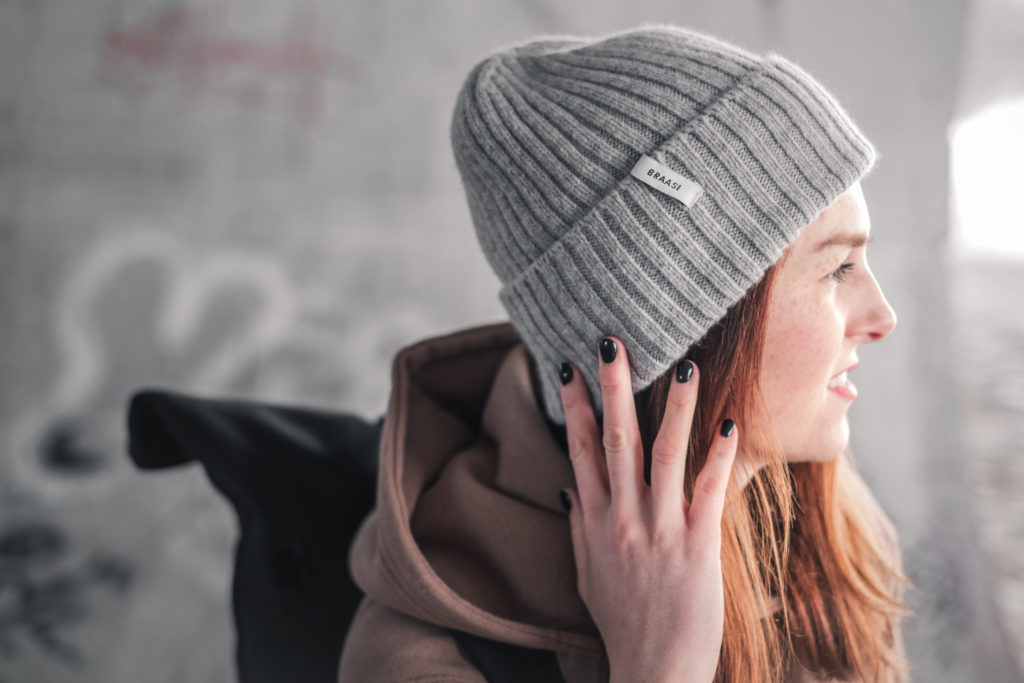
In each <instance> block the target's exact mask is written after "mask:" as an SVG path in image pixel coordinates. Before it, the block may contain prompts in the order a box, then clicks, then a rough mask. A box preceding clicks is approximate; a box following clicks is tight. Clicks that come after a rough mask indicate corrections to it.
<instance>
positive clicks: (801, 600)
mask: <svg viewBox="0 0 1024 683" xmlns="http://www.w3.org/2000/svg"><path fill="white" fill-rule="evenodd" d="M452 141H453V145H454V147H455V156H456V161H457V163H458V166H459V170H460V173H461V175H462V179H463V183H464V186H465V188H466V194H467V199H468V202H469V208H470V213H471V215H472V218H473V223H474V226H475V228H476V232H477V236H478V238H479V239H480V242H481V246H482V247H483V250H484V253H485V255H486V256H487V258H488V260H489V261H490V263H491V265H492V266H493V268H494V270H495V272H496V273H497V275H498V276H499V278H500V279H501V281H502V285H503V286H502V289H501V292H500V294H499V296H500V299H501V301H502V303H503V305H504V306H505V308H506V310H507V311H508V313H509V317H510V322H509V323H507V324H499V325H491V326H484V327H479V328H473V329H469V330H464V331H459V332H456V333H453V334H450V335H447V336H444V337H438V338H434V339H427V340H424V341H422V342H419V343H417V344H415V345H412V346H410V347H407V348H406V349H403V350H402V351H401V352H399V354H398V355H397V357H396V359H395V363H394V374H393V382H394V383H393V388H392V395H391V400H390V403H389V407H388V413H387V419H386V421H385V428H384V434H383V442H382V445H381V451H380V477H379V483H378V490H377V508H376V510H375V511H374V513H372V514H371V515H370V517H369V518H368V520H367V521H366V522H365V523H364V525H363V527H362V528H361V530H360V532H359V535H358V536H357V538H356V541H355V544H354V546H353V548H352V550H351V554H350V566H351V569H352V572H353V576H354V578H355V580H356V582H357V583H358V584H359V585H360V587H361V588H362V589H363V590H364V591H365V592H366V594H367V597H366V598H365V599H364V601H363V603H362V604H361V606H360V609H359V612H358V613H357V616H356V619H355V621H354V622H353V625H352V628H351V630H350V633H349V636H348V639H347V641H346V644H345V648H344V651H343V654H342V660H341V669H340V675H341V678H342V680H352V681H377V680H379V681H384V680H388V681H401V680H410V681H411V680H417V681H423V680H456V681H459V680H462V681H481V680H487V678H486V677H485V669H486V667H484V666H483V665H482V662H483V663H486V661H485V660H486V658H483V659H482V658H481V656H480V652H481V649H480V647H478V646H477V645H473V644H472V643H474V642H475V643H479V642H481V641H470V640H467V638H466V634H469V635H470V636H472V637H473V638H479V639H482V642H490V643H494V642H498V643H507V644H511V645H514V646H518V647H523V648H530V649H531V651H534V652H536V651H545V652H549V653H554V656H555V658H556V661H557V673H558V675H559V676H560V677H561V678H562V679H564V680H566V681H569V682H570V683H575V682H576V681H604V680H609V679H611V680H616V681H625V680H629V681H634V680H636V681H639V680H643V681H712V680H714V681H777V680H818V679H830V678H831V679H835V678H838V679H842V680H863V681H869V680H870V681H875V680H904V679H905V678H906V669H907V667H906V662H905V657H904V654H903V651H902V642H901V639H900V632H899V619H900V617H901V616H903V615H904V614H905V613H906V610H905V608H904V606H903V605H902V603H901V590H902V587H903V586H904V585H905V584H906V579H905V577H904V576H903V575H902V571H901V563H900V555H899V545H898V542H897V539H896V533H895V531H894V529H893V527H892V524H891V523H890V522H889V520H888V519H887V518H886V517H885V515H884V513H883V512H882V510H881V509H880V508H879V506H878V504H877V503H876V502H875V500H874V498H873V497H872V496H871V494H870V492H869V491H868V489H867V488H866V486H865V485H864V483H863V481H862V480H861V479H860V477H859V476H858V475H857V473H856V471H855V470H854V469H853V468H852V467H851V465H850V462H849V459H848V454H847V450H846V449H847V442H848V438H849V427H848V423H847V419H846V411H847V409H848V408H849V406H850V404H851V402H852V401H853V400H854V399H855V398H856V389H855V388H854V386H853V384H852V383H851V382H850V381H849V379H848V378H847V373H848V372H849V371H850V370H852V369H853V367H854V366H855V365H856V364H857V357H856V350H857V347H858V346H859V345H860V344H863V343H865V342H870V341H876V340H879V339H882V338H884V337H885V336H887V335H888V334H889V333H890V332H891V331H892V329H893V328H894V326H895V324H896V318H895V314H894V313H893V311H892V309H891V308H890V307H889V305H888V304H887V303H886V301H885V299H884V297H883V295H882V293H881V291H880V289H879V287H878V284H877V282H876V281H875V279H874V277H873V276H872V274H871V271H870V270H869V268H868V264H867V259H866V252H865V245H866V243H867V241H868V239H869V233H870V224H869V218H868V213H867V207H866V204H865V201H864V197H863V194H862V191H861V187H860V182H859V181H860V179H861V178H862V177H863V176H864V175H865V174H866V173H867V172H868V171H869V170H870V168H871V166H872V164H873V163H874V159H875V153H874V149H873V148H872V146H871V145H870V143H869V142H868V141H867V140H866V139H865V138H864V136H863V134H862V133H861V132H860V131H859V130H858V129H857V127H856V126H855V125H854V123H853V121H852V120H851V119H850V117H849V116H848V115H847V114H846V113H845V112H844V111H843V110H842V108H841V107H840V106H839V104H838V103H837V102H836V101H835V100H834V98H833V97H832V96H831V95H829V94H828V92H827V91H825V90H824V88H823V87H822V86H821V85H820V84H819V83H817V81H815V80H814V79H813V78H812V77H811V76H810V75H808V74H807V73H806V72H805V71H803V70H802V69H800V68H799V67H797V66H796V65H794V64H793V63H792V62H789V61H787V60H785V59H783V58H781V57H779V56H777V55H768V56H765V57H759V56H756V55H753V54H751V53H748V52H746V51H743V50H741V49H739V48H737V47H735V46H731V45H728V44H726V43H723V42H722V41H719V40H717V39H714V38H711V37H709V36H705V35H701V34H699V33H695V32H693V31H689V30H686V29H682V28H678V27H673V26H650V25H647V26H642V27H639V28H637V29H632V30H629V31H623V32H619V33H616V34H611V35H608V36H602V37H598V38H580V37H574V36H553V37H545V38H540V39H536V40H532V41H529V42H526V43H522V44H519V45H515V46H511V47H509V48H506V49H504V50H501V51H498V52H496V53H494V54H492V55H491V56H489V57H488V58H487V59H485V60H483V61H482V62H481V63H479V64H478V65H477V66H476V67H475V68H474V69H473V70H472V71H471V73H470V74H469V77H468V78H467V79H466V83H465V84H464V86H463V88H462V91H461V92H460V95H459V99H458V101H457V103H456V107H455V113H454V115H453V120H452ZM556 378H557V379H556ZM734 462H735V463H736V464H735V466H734V465H733V463H734ZM556 494H560V495H559V497H560V498H561V501H562V505H563V506H565V507H566V508H567V509H568V511H569V515H568V520H566V518H565V517H564V516H563V515H561V514H559V513H558V510H559V507H558V503H557V502H555V500H554V499H555V498H556ZM491 651H493V650H491ZM490 661H493V659H492V660H490ZM488 675H489V674H488Z"/></svg>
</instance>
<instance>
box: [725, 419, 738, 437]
mask: <svg viewBox="0 0 1024 683" xmlns="http://www.w3.org/2000/svg"><path fill="white" fill-rule="evenodd" d="M735 426H736V423H735V422H733V421H732V420H724V421H723V422H722V436H724V437H726V438H728V436H729V435H730V434H732V428H733V427H735Z"/></svg>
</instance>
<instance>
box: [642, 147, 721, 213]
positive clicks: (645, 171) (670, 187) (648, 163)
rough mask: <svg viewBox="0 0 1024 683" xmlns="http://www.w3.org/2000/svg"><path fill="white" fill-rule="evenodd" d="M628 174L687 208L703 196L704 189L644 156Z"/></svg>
mask: <svg viewBox="0 0 1024 683" xmlns="http://www.w3.org/2000/svg"><path fill="white" fill-rule="evenodd" d="M630 174H631V175H632V176H633V177H634V178H637V179H638V180H642V181H644V182H645V183H647V184H648V185H650V186H651V187H653V188H654V189H655V190H660V191H661V192H664V193H665V194H667V195H668V196H670V197H674V198H675V199H678V200H679V201H681V202H682V203H683V204H686V206H687V208H689V207H691V206H693V203H694V202H695V201H697V200H698V199H700V196H701V195H702V194H704V188H702V187H701V186H700V185H698V184H697V183H695V182H693V181H692V180H690V179H689V178H687V177H685V176H682V175H680V174H678V173H676V172H675V171H673V170H672V169H671V168H669V167H668V166H666V165H665V164H663V163H661V162H660V161H658V160H656V159H652V158H651V157H649V156H647V155H646V154H644V155H643V156H641V157H640V160H639V161H638V162H636V165H635V166H633V170H632V171H630Z"/></svg>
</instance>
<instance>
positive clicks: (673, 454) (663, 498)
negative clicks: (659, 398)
mask: <svg viewBox="0 0 1024 683" xmlns="http://www.w3.org/2000/svg"><path fill="white" fill-rule="evenodd" d="M699 379H700V373H699V372H698V371H697V366H696V365H694V363H693V362H692V361H690V360H684V361H683V362H682V363H680V364H679V365H678V366H677V367H676V370H675V381H673V382H672V387H671V388H670V389H669V392H668V400H667V401H666V404H665V417H664V419H662V421H661V428H660V429H659V430H658V436H657V437H656V438H655V439H654V445H653V446H652V447H651V496H652V497H653V501H652V505H653V508H654V509H653V511H652V513H653V517H654V523H655V526H656V527H658V528H666V527H669V526H673V525H676V524H679V523H680V522H681V521H682V511H683V473H684V472H685V471H686V451H687V445H688V444H689V441H690V424H691V423H692V422H693V411H694V407H695V406H696V405H697V385H698V382H699Z"/></svg>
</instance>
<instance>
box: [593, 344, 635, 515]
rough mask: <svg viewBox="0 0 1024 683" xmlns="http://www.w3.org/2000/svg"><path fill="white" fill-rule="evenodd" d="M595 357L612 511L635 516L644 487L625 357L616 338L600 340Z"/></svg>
mask: <svg viewBox="0 0 1024 683" xmlns="http://www.w3.org/2000/svg"><path fill="white" fill-rule="evenodd" d="M598 355H599V361H598V362H599V363H600V376H601V405H602V407H603V414H604V417H603V424H602V432H603V435H602V445H603V446H604V451H605V458H606V459H607V464H608V487H609V490H610V492H611V498H612V507H614V508H618V509H619V510H623V511H625V510H628V511H630V513H627V514H635V513H636V511H638V510H639V501H640V487H641V486H646V484H644V480H643V479H644V463H643V457H642V455H641V454H642V452H643V450H642V446H641V443H640V429H639V427H638V425H637V418H636V405H635V404H634V402H633V400H634V399H633V384H632V377H631V372H630V368H629V357H628V356H627V354H626V348H625V346H624V345H623V344H622V342H621V341H620V340H619V339H618V338H617V337H605V338H604V339H602V340H601V344H600V347H599V349H598Z"/></svg>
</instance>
